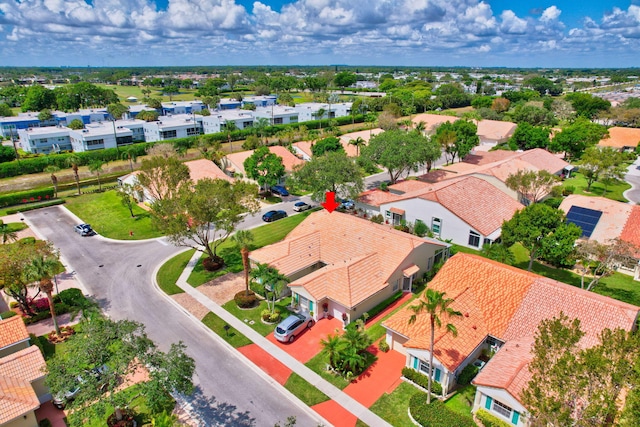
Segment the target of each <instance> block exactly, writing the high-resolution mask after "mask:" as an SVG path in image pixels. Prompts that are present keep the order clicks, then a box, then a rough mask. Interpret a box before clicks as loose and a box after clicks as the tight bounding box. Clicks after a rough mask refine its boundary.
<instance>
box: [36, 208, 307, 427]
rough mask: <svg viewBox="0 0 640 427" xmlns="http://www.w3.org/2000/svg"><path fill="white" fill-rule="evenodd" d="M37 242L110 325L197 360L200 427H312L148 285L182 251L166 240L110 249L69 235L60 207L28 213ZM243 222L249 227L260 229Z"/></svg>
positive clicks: (102, 243)
mask: <svg viewBox="0 0 640 427" xmlns="http://www.w3.org/2000/svg"><path fill="white" fill-rule="evenodd" d="M24 215H25V217H26V218H27V220H28V221H29V222H30V223H31V224H33V225H34V226H35V227H36V228H37V230H38V231H39V232H40V234H42V235H43V237H45V238H47V239H48V240H51V241H52V242H54V244H55V246H56V247H57V248H59V249H60V251H61V253H62V255H63V256H64V258H65V260H66V261H67V262H68V263H69V264H70V266H69V267H70V268H73V269H75V272H76V274H77V277H78V278H79V280H81V282H82V283H83V284H84V286H85V287H86V290H87V291H88V292H89V293H90V294H91V295H93V296H94V297H95V298H96V299H97V300H98V302H99V303H100V305H101V306H102V307H103V309H104V310H105V312H107V313H108V314H109V315H110V316H111V317H113V318H115V319H124V318H127V319H131V320H136V321H139V322H142V323H144V324H145V326H146V328H147V332H148V335H149V337H150V338H151V339H153V340H154V341H155V342H157V343H158V345H159V346H160V347H161V348H162V349H164V350H166V349H168V347H169V345H170V344H171V343H173V342H177V341H180V340H181V341H183V342H184V343H185V344H186V345H187V352H188V353H189V355H190V356H192V357H193V358H194V359H195V360H196V378H195V379H196V383H197V384H198V385H199V392H198V393H197V394H196V396H195V398H194V401H193V402H192V403H194V406H196V407H197V408H198V411H199V412H200V414H202V416H203V418H204V419H206V420H207V422H206V425H225V426H235V425H239V426H245V425H257V426H269V425H274V424H275V423H276V422H278V421H280V422H282V421H284V420H286V417H287V416H290V415H294V416H296V418H297V420H298V425H301V426H309V425H316V422H315V421H314V419H312V418H311V417H310V416H309V415H308V413H307V412H306V411H304V410H303V409H301V408H299V407H297V406H295V405H294V404H293V403H292V402H291V401H290V400H288V399H287V397H286V396H285V395H284V394H283V393H282V392H281V391H280V390H278V389H277V388H275V387H273V386H272V385H271V384H270V383H268V382H267V381H266V380H264V379H262V378H261V377H259V376H258V375H256V373H255V372H254V371H253V370H251V369H249V368H248V367H247V365H245V364H244V363H242V362H241V361H240V360H239V359H238V356H237V355H236V354H235V353H234V352H231V351H229V350H228V349H226V348H225V347H224V346H222V345H221V344H220V343H219V342H217V341H216V340H213V339H211V338H209V337H208V336H207V332H206V331H205V330H203V329H202V328H200V327H199V326H195V324H194V322H193V321H192V320H190V319H189V318H188V317H187V316H185V315H184V313H182V312H181V311H180V310H179V309H178V308H176V307H175V306H174V305H173V304H171V303H170V302H169V301H167V299H166V297H165V296H163V295H161V294H159V292H158V291H157V290H156V289H155V288H154V287H153V285H152V274H153V271H154V269H155V268H156V267H157V266H158V265H160V264H161V263H162V262H163V261H164V260H166V259H167V258H169V257H171V256H172V255H174V254H176V253H177V252H179V251H180V250H181V248H175V247H173V246H171V245H168V244H166V243H165V242H164V240H162V239H161V240H153V241H142V242H116V241H109V240H106V239H102V238H101V237H99V236H93V237H80V236H79V235H78V234H76V233H74V232H73V231H72V230H73V226H74V225H75V223H76V222H75V220H74V219H73V218H72V217H70V216H69V215H68V214H66V212H65V211H64V210H63V209H62V208H61V207H57V206H56V207H51V208H45V209H39V210H35V211H31V212H26V213H25V214H24ZM259 221H260V220H259V218H249V219H247V225H248V226H251V225H252V224H254V223H259Z"/></svg>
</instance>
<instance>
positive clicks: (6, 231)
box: [0, 219, 18, 245]
mask: <svg viewBox="0 0 640 427" xmlns="http://www.w3.org/2000/svg"><path fill="white" fill-rule="evenodd" d="M0 238H1V239H2V244H3V245H6V244H7V243H11V242H15V241H16V240H18V233H17V232H15V231H13V230H12V229H11V227H9V224H5V223H4V221H2V220H1V219H0Z"/></svg>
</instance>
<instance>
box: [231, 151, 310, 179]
mask: <svg viewBox="0 0 640 427" xmlns="http://www.w3.org/2000/svg"><path fill="white" fill-rule="evenodd" d="M253 151H254V150H249V151H241V152H238V153H231V154H227V156H226V159H227V160H228V161H229V162H231V163H233V165H235V166H236V167H237V168H239V169H240V170H239V171H236V172H240V173H242V174H244V173H245V171H244V161H245V160H246V159H248V158H249V157H250V156H251V155H252V154H253ZM269 151H271V152H272V153H273V154H275V155H276V156H280V157H281V158H282V164H283V165H284V169H285V170H286V171H287V172H291V171H293V168H294V166H297V165H302V164H304V163H305V161H304V160H302V159H299V158H297V157H296V156H295V155H294V154H293V153H292V152H291V151H289V150H287V149H286V148H285V147H282V146H280V145H273V146H271V147H269Z"/></svg>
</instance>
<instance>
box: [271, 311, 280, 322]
mask: <svg viewBox="0 0 640 427" xmlns="http://www.w3.org/2000/svg"><path fill="white" fill-rule="evenodd" d="M278 320H280V310H274V312H273V313H271V314H270V315H269V322H272V323H275V322H277V321H278Z"/></svg>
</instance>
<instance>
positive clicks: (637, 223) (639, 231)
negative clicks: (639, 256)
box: [620, 205, 640, 248]
mask: <svg viewBox="0 0 640 427" xmlns="http://www.w3.org/2000/svg"><path fill="white" fill-rule="evenodd" d="M620 238H621V239H622V240H624V241H626V242H629V243H633V244H634V245H636V246H637V247H638V248H640V206H637V205H634V206H633V207H632V209H631V214H630V215H629V218H628V219H627V222H625V224H624V228H623V229H622V233H621V234H620Z"/></svg>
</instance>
